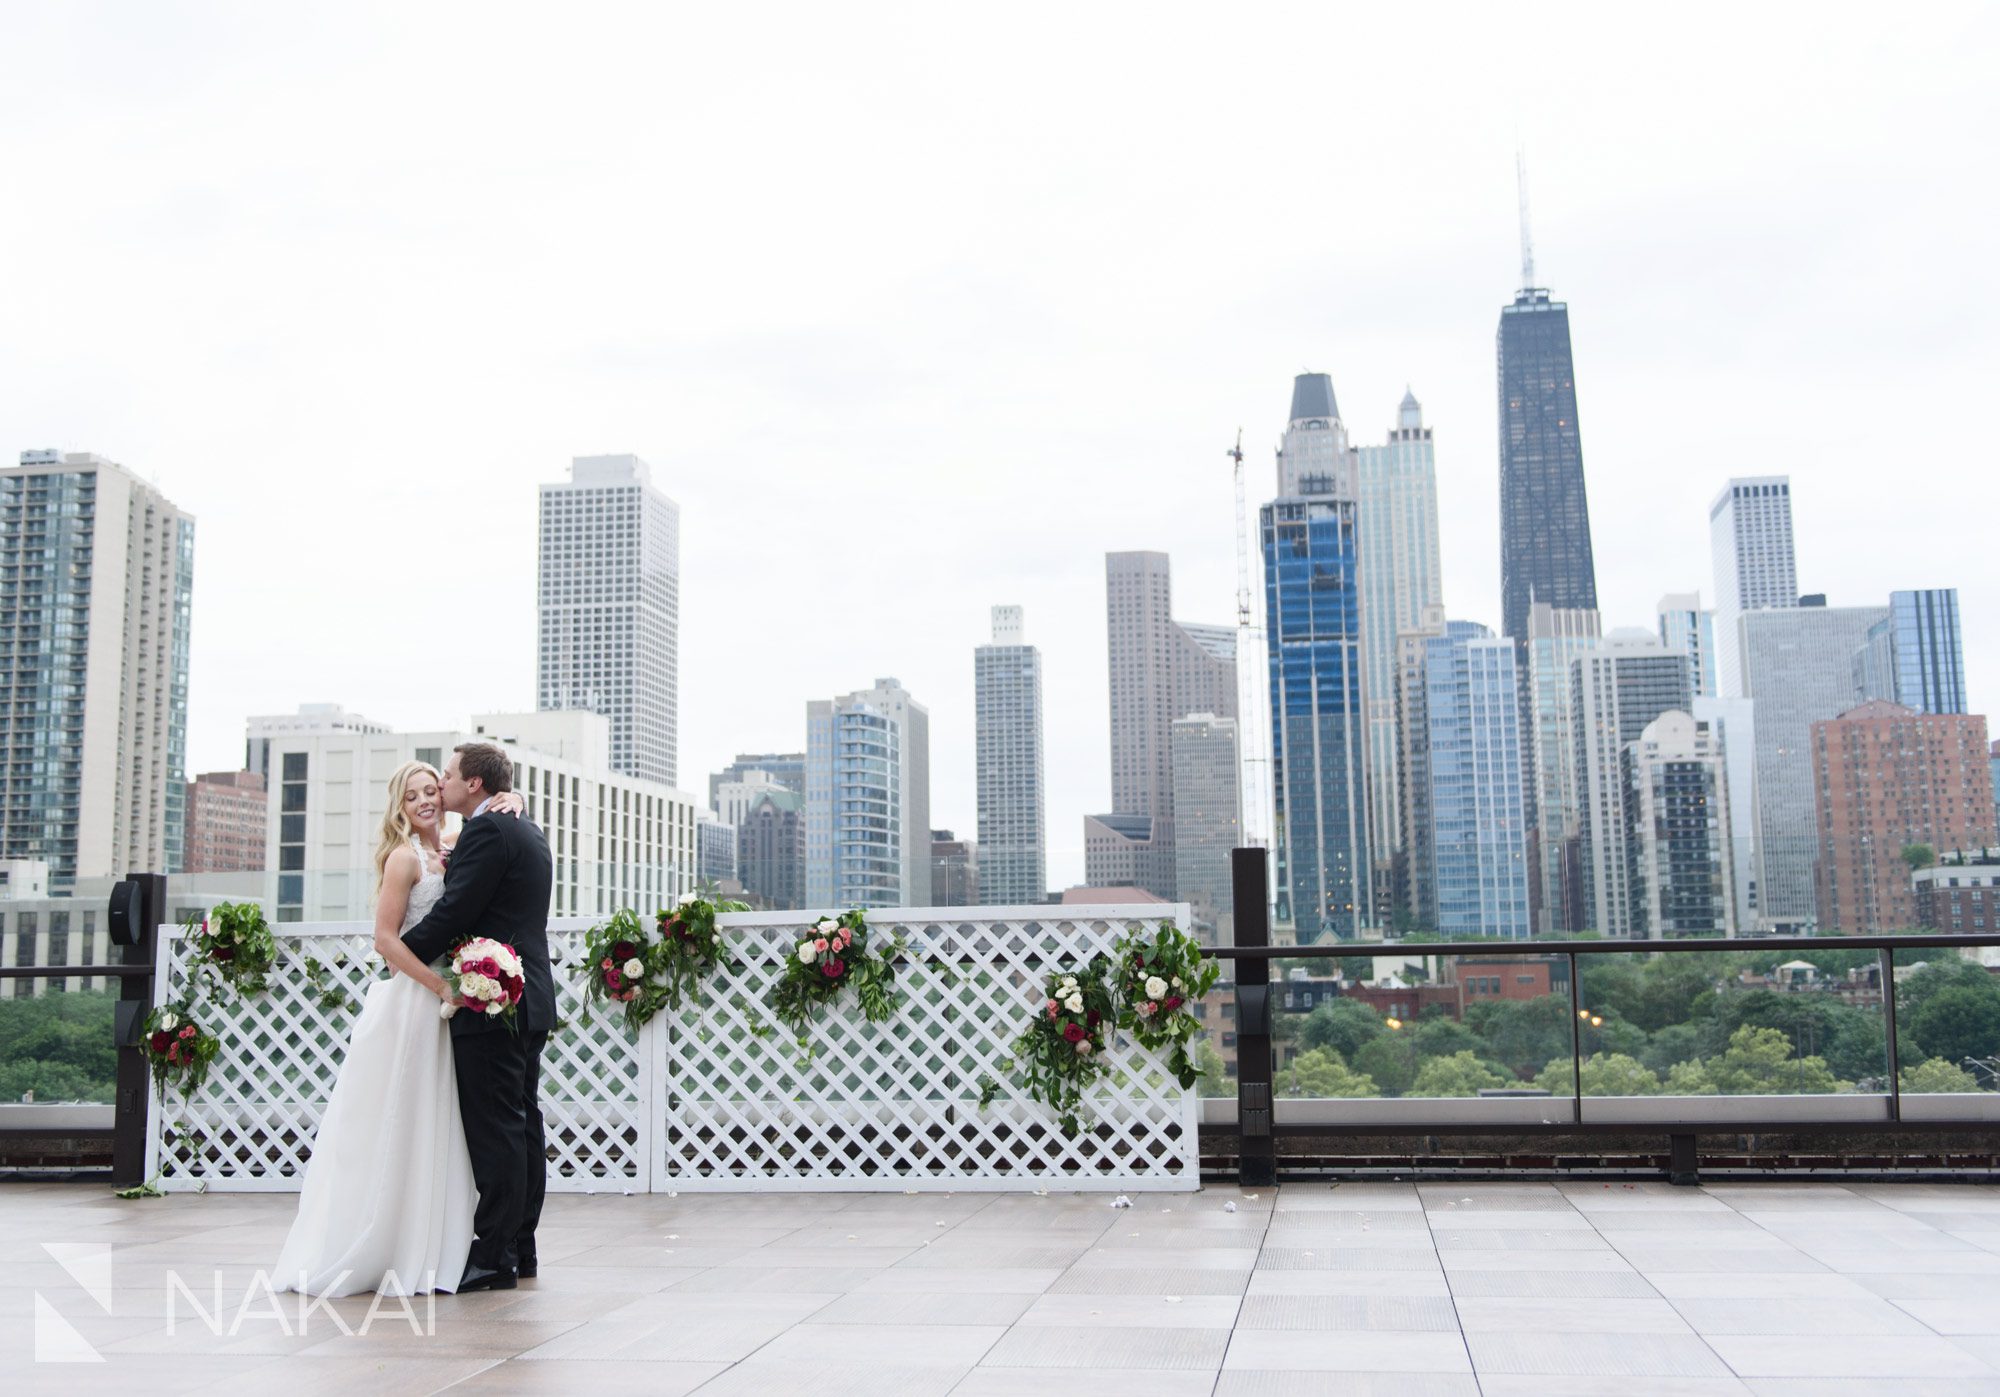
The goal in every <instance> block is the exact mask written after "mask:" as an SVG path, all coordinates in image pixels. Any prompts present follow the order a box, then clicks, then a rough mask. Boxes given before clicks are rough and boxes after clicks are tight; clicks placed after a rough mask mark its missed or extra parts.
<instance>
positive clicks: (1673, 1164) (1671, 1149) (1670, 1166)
mask: <svg viewBox="0 0 2000 1397" xmlns="http://www.w3.org/2000/svg"><path fill="white" fill-rule="evenodd" d="M1700 1158H1701V1157H1700V1155H1699V1153H1698V1152H1697V1151H1696V1149H1695V1137H1694V1135H1693V1134H1691V1133H1690V1134H1685V1135H1669V1136H1668V1137H1667V1182H1668V1183H1673V1184H1679V1185H1681V1186H1682V1187H1684V1188H1691V1187H1693V1186H1694V1185H1696V1184H1698V1183H1700V1182H1701V1170H1700Z"/></svg>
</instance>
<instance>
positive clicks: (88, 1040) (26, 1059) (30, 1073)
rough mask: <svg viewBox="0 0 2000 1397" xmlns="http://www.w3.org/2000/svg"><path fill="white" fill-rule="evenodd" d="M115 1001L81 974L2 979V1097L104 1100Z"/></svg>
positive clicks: (43, 1101) (113, 993)
mask: <svg viewBox="0 0 2000 1397" xmlns="http://www.w3.org/2000/svg"><path fill="white" fill-rule="evenodd" d="M66 985H67V986H68V987H67V988H65V986H66ZM117 1002H118V991H117V990H116V989H103V990H90V989H84V988H82V982H81V981H76V982H66V981H62V980H53V981H52V980H41V979H18V980H7V981H0V1103H7V1104H10V1105H11V1104H14V1103H17V1102H19V1103H33V1104H37V1105H66V1104H70V1103H77V1102H89V1103H93V1104H108V1103H110V1102H111V1100H112V1097H113V1090H114V1087H115V1086H116V1083H117V1078H118V1050H117V1047H116V1046H115V1029H114V1018H113V1016H114V1013H115V1006H116V1004H117Z"/></svg>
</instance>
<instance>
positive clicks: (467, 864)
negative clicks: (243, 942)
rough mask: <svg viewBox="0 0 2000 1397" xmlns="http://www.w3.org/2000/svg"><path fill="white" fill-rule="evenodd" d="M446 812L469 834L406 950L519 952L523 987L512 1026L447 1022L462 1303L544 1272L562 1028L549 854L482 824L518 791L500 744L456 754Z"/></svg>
mask: <svg viewBox="0 0 2000 1397" xmlns="http://www.w3.org/2000/svg"><path fill="white" fill-rule="evenodd" d="M440 787H441V792H442V795H443V799H444V805H445V808H446V809H447V810H450V811H452V812H453V813H455V814H458V815H460V816H463V817H464V820H465V823H464V826H463V829H462V830H461V832H460V834H459V837H458V844H457V846H456V847H455V848H454V849H453V850H452V854H451V859H450V861H449V862H448V863H447V864H446V866H445V879H444V895H443V896H442V897H441V898H439V899H438V904H437V906H436V907H434V908H432V909H431V912H430V915H429V916H427V917H425V918H424V919H423V920H422V921H420V922H418V923H417V924H416V925H415V926H413V927H411V928H410V929H409V931H407V932H406V933H404V935H403V944H404V945H406V946H408V947H409V948H410V949H411V950H412V951H413V952H415V953H416V954H417V955H418V956H420V957H422V958H423V959H424V960H426V961H433V960H436V959H437V958H438V957H439V956H441V955H443V954H445V952H447V951H448V950H450V949H451V948H452V947H454V946H456V945H457V944H458V943H459V942H461V941H464V940H465V939H466V938H467V937H471V936H490V937H492V938H493V939H494V940H496V941H500V942H504V943H505V944H507V945H510V946H512V947H513V948H514V950H515V952H516V954H518V955H519V956H520V958H521V969H522V978H523V979H525V980H526V981H527V985H526V989H525V991H524V992H523V994H522V998H521V1005H520V1008H519V1010H518V1011H517V1014H516V1017H515V1020H514V1022H513V1023H511V1024H503V1023H501V1022H498V1021H496V1020H494V1019H492V1018H489V1017H488V1016H487V1015H484V1014H455V1015H453V1016H452V1019H451V1034H452V1059H453V1064H454V1069H455V1072H456V1075H457V1080H458V1105H459V1116H460V1118H461V1119H462V1120H463V1122H464V1124H465V1142H466V1148H467V1151H468V1152H469V1153H470V1154H471V1156H472V1175H473V1179H474V1181H475V1182H476V1183H477V1184H478V1186H479V1207H478V1209H477V1211H476V1212H475V1213H474V1214H473V1232H474V1234H475V1235H474V1238H473V1243H472V1254H471V1257H470V1264H469V1266H468V1269H467V1271H466V1276H465V1279H464V1280H463V1281H462V1282H461V1283H460V1285H459V1289H460V1291H466V1290H477V1289H488V1288H492V1287H495V1286H507V1285H511V1284H513V1280H514V1276H515V1274H516V1269H517V1268H518V1270H519V1272H520V1273H521V1274H524V1275H533V1274H534V1273H535V1270H536V1258H535V1224H536V1222H537V1221H538V1220H539V1219H540V1217H541V1211H542V1192H543V1187H544V1183H545V1179H546V1171H547V1148H546V1144H545V1142H544V1139H543V1135H542V1113H541V1106H540V1101H539V1087H540V1078H541V1059H542V1046H543V1044H544V1043H545V1042H546V1041H547V1039H548V1035H549V1033H550V1031H551V1030H553V1029H554V1028H555V1024H556V1003H555V977H554V974H553V972H552V971H551V969H550V967H549V942H548V921H549V891H550V885H551V881H552V870H551V867H550V862H549V845H548V841H547V839H545V838H544V837H543V835H542V832H541V830H540V829H539V828H537V827H536V826H535V825H534V824H533V823H532V822H531V821H529V820H526V819H514V818H511V817H500V816H494V815H490V814H486V813H483V812H484V811H485V808H486V803H487V802H488V800H490V799H491V798H492V797H493V796H496V795H499V794H500V793H501V792H503V791H507V790H510V789H512V787H513V763H512V762H511V761H510V760H509V759H508V757H507V754H506V752H505V751H504V750H502V749H501V748H499V747H497V746H494V745H493V744H492V743H485V742H474V743H467V744H465V745H464V746H461V747H459V748H458V749H457V750H456V751H454V752H453V753H452V754H451V760H450V761H449V762H447V763H446V764H445V770H444V779H443V781H442V782H441V783H440Z"/></svg>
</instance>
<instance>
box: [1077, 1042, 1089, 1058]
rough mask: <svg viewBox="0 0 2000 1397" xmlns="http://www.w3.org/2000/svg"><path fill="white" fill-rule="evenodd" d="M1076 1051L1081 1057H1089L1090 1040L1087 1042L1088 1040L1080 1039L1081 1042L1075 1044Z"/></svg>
mask: <svg viewBox="0 0 2000 1397" xmlns="http://www.w3.org/2000/svg"><path fill="white" fill-rule="evenodd" d="M1076 1050H1077V1051H1078V1052H1079V1053H1081V1054H1083V1055H1084V1056H1085V1057H1089V1056H1090V1040H1089V1039H1088V1038H1085V1039H1082V1040H1081V1041H1080V1042H1078V1043H1077V1045H1076Z"/></svg>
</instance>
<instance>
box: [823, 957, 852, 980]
mask: <svg viewBox="0 0 2000 1397" xmlns="http://www.w3.org/2000/svg"><path fill="white" fill-rule="evenodd" d="M819 968H820V969H821V970H823V971H825V972H826V978H827V979H829V980H838V979H839V978H840V976H841V972H843V971H844V970H846V969H847V962H846V961H844V960H825V961H821V962H820V966H819Z"/></svg>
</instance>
